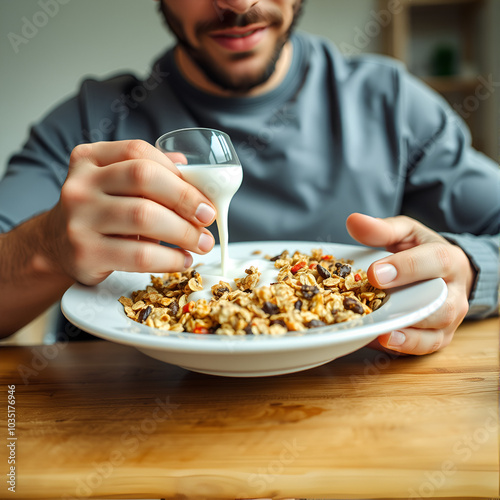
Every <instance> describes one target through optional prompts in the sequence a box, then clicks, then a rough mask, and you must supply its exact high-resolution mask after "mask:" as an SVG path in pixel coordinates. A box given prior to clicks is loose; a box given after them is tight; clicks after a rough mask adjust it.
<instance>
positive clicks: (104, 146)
mask: <svg viewBox="0 0 500 500" xmlns="http://www.w3.org/2000/svg"><path fill="white" fill-rule="evenodd" d="M80 159H87V160H90V161H91V162H92V163H94V164H95V165H98V166H106V165H111V164H112V163H117V162H121V161H125V160H141V159H148V160H152V161H155V162H158V163H160V164H161V165H163V166H164V167H167V168H168V169H169V170H171V171H172V172H174V173H175V174H176V175H180V173H179V170H178V169H177V167H176V166H175V165H174V164H173V162H172V161H171V160H170V159H169V158H168V157H167V156H166V155H165V154H164V153H162V152H161V151H159V150H158V149H156V148H155V147H154V146H152V145H151V144H149V143H148V142H146V141H142V140H127V141H112V142H105V141H103V142H95V143H92V144H80V145H79V146H77V147H76V148H75V149H73V151H72V153H71V162H72V161H75V160H80Z"/></svg>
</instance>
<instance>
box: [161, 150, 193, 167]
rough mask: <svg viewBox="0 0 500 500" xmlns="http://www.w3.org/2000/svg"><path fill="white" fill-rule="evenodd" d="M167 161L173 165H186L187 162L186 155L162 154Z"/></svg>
mask: <svg viewBox="0 0 500 500" xmlns="http://www.w3.org/2000/svg"><path fill="white" fill-rule="evenodd" d="M164 154H165V155H167V157H168V159H169V160H170V161H171V162H172V163H174V164H181V165H187V164H188V161H187V158H186V155H184V154H182V153H164Z"/></svg>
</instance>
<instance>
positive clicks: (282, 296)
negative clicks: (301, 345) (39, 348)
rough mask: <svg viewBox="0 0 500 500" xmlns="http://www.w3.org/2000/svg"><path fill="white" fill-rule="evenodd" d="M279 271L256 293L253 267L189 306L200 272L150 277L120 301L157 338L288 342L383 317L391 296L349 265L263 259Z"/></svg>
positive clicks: (314, 258)
mask: <svg viewBox="0 0 500 500" xmlns="http://www.w3.org/2000/svg"><path fill="white" fill-rule="evenodd" d="M265 258H266V259H267V260H269V261H272V262H274V267H275V268H276V269H277V270H278V278H277V281H276V282H275V283H272V284H270V285H267V286H258V284H259V279H260V276H261V273H260V272H259V270H258V269H257V268H256V267H255V266H251V267H249V268H248V269H246V270H245V276H244V277H242V278H239V279H236V280H234V282H235V284H236V287H234V288H233V287H231V285H230V284H229V283H228V282H226V281H220V282H219V283H218V284H216V285H213V286H212V287H211V299H210V300H209V301H207V300H206V299H199V300H196V301H194V300H190V295H191V293H193V292H198V291H200V290H202V289H203V278H202V276H201V275H200V273H199V272H198V271H197V270H196V269H188V270H187V271H185V272H182V273H180V272H178V273H166V274H165V275H163V277H158V276H153V275H152V276H151V284H150V285H148V286H147V287H146V289H145V290H138V291H135V292H133V293H132V294H131V297H123V296H122V297H120V299H119V301H120V303H121V304H122V305H123V307H124V311H125V314H126V315H127V316H128V317H129V318H131V319H133V320H134V321H137V322H138V323H143V324H145V325H147V326H150V327H153V328H155V329H157V330H156V333H157V334H158V335H161V334H162V332H165V331H175V332H191V333H198V334H216V335H230V336H232V335H250V334H253V335H284V334H285V333H286V332H288V331H302V330H307V329H310V328H317V327H321V326H325V325H331V324H334V323H340V322H345V321H350V320H352V319H356V318H360V317H361V316H365V315H366V314H370V313H371V312H373V311H374V310H376V309H378V308H379V307H380V306H381V305H382V303H383V300H384V298H385V297H386V293H385V292H384V291H383V290H379V289H377V288H374V287H373V286H372V285H370V283H369V282H368V278H367V276H366V272H365V271H362V270H353V268H352V264H353V263H352V261H349V260H344V259H336V258H335V257H333V256H332V255H324V254H323V252H322V250H321V249H315V250H312V251H311V254H310V255H306V254H302V253H300V252H298V251H296V252H295V253H293V254H290V253H289V252H288V251H284V252H282V253H281V254H280V255H277V256H274V257H271V256H266V257H265Z"/></svg>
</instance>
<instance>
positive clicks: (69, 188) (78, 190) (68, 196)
mask: <svg viewBox="0 0 500 500" xmlns="http://www.w3.org/2000/svg"><path fill="white" fill-rule="evenodd" d="M60 200H61V205H62V206H63V208H64V209H65V210H66V211H67V212H70V213H71V212H72V210H73V209H74V208H75V207H76V206H78V205H82V204H84V203H85V202H86V201H87V193H86V189H85V184H84V182H83V180H82V179H78V180H77V179H68V180H67V181H66V182H65V183H64V184H63V186H62V188H61V193H60Z"/></svg>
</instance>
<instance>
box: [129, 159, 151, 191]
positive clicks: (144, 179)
mask: <svg viewBox="0 0 500 500" xmlns="http://www.w3.org/2000/svg"><path fill="white" fill-rule="evenodd" d="M153 176H154V168H153V165H152V164H151V162H149V161H147V160H142V159H141V160H136V161H135V162H134V163H133V164H132V165H131V167H130V177H131V180H132V183H133V184H134V186H136V187H138V188H139V189H140V188H144V187H145V186H148V185H149V184H151V182H152V180H153Z"/></svg>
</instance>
